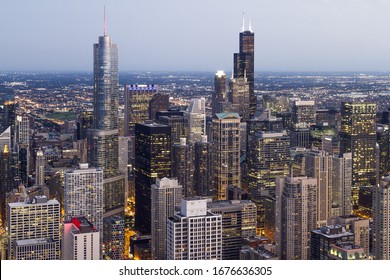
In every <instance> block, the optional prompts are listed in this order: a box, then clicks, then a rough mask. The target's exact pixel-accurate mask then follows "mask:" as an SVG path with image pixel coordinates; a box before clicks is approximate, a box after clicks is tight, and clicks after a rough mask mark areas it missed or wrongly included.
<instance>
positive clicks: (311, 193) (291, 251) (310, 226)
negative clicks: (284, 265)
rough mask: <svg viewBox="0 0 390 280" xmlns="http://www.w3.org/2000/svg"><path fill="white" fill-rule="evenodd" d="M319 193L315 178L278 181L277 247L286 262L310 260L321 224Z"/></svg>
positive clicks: (285, 178) (292, 178)
mask: <svg viewBox="0 0 390 280" xmlns="http://www.w3.org/2000/svg"><path fill="white" fill-rule="evenodd" d="M316 189H317V180H316V179H315V178H307V177H289V176H288V177H287V176H286V177H279V178H277V179H276V214H275V223H276V246H277V251H278V252H277V254H278V255H279V256H280V258H281V259H282V260H307V259H309V258H310V232H311V231H312V230H314V229H315V228H316V221H317V207H316Z"/></svg>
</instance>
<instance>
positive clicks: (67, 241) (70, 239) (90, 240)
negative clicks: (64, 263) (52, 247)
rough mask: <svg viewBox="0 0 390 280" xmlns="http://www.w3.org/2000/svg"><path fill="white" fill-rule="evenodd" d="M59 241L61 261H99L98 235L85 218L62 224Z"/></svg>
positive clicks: (74, 218) (76, 218)
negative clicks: (60, 244)
mask: <svg viewBox="0 0 390 280" xmlns="http://www.w3.org/2000/svg"><path fill="white" fill-rule="evenodd" d="M61 241H62V259H63V260H99V259H100V233H99V231H97V230H96V228H95V227H94V225H93V224H92V223H90V222H89V221H88V220H87V219H86V218H85V217H82V216H80V217H72V219H71V221H68V222H64V225H63V234H62V240H61Z"/></svg>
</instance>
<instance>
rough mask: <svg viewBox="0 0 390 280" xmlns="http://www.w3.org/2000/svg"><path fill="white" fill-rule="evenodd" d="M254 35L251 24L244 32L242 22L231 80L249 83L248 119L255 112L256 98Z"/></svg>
mask: <svg viewBox="0 0 390 280" xmlns="http://www.w3.org/2000/svg"><path fill="white" fill-rule="evenodd" d="M254 66H255V34H254V33H253V32H252V26H251V22H249V28H248V30H245V25H244V22H243V23H242V30H241V32H240V47H239V52H238V53H235V54H234V69H233V78H235V79H237V78H245V76H246V78H247V80H248V83H249V96H250V98H249V100H250V107H249V110H250V117H251V118H252V117H253V116H254V115H255V112H256V106H257V105H256V96H255V94H254V78H255V71H254V69H255V68H254Z"/></svg>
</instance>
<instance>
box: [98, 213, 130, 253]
mask: <svg viewBox="0 0 390 280" xmlns="http://www.w3.org/2000/svg"><path fill="white" fill-rule="evenodd" d="M103 231H104V232H103V243H104V250H105V252H104V255H105V257H106V258H109V259H110V260H123V258H124V246H125V219H124V217H123V216H120V215H114V216H110V217H106V218H104V220H103Z"/></svg>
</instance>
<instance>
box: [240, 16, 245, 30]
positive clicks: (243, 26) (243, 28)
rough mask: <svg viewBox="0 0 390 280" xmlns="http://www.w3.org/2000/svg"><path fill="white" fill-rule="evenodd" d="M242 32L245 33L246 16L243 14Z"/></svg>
mask: <svg viewBox="0 0 390 280" xmlns="http://www.w3.org/2000/svg"><path fill="white" fill-rule="evenodd" d="M241 31H242V32H244V31H245V14H244V12H242V26H241Z"/></svg>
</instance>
